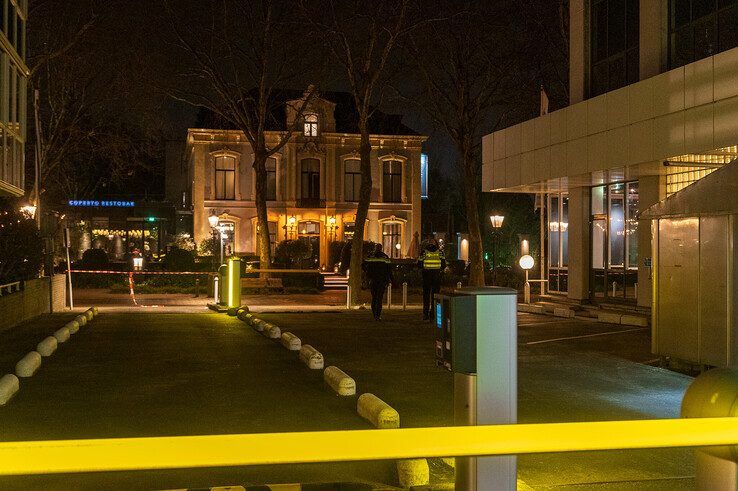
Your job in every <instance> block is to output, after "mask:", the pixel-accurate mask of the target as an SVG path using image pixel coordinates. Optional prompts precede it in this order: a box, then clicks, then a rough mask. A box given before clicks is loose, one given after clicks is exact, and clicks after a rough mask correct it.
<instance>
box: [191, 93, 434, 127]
mask: <svg viewBox="0 0 738 491" xmlns="http://www.w3.org/2000/svg"><path fill="white" fill-rule="evenodd" d="M301 97H303V92H302V91H299V90H282V91H279V92H276V93H275V94H274V96H273V104H272V105H273V106H274V109H273V111H272V115H271V117H270V118H269V120H268V121H267V130H268V131H285V130H286V129H287V128H286V124H287V116H286V112H285V103H286V102H287V101H290V100H295V99H300V98H301ZM318 97H320V98H321V99H324V100H326V101H329V102H332V103H334V104H335V105H336V108H335V112H334V117H335V119H336V133H350V134H358V133H359V126H358V121H359V114H358V112H357V110H356V105H355V104H354V97H353V96H352V95H351V94H349V93H348V92H320V93H319V94H318ZM402 118H403V116H402V115H401V114H388V113H385V112H382V111H380V110H378V109H376V108H375V109H374V112H373V113H372V116H371V118H370V119H369V133H371V134H373V135H408V136H418V135H420V134H419V133H418V132H416V131H415V130H413V129H411V128H409V127H408V126H405V125H404V124H403V123H402ZM196 127H197V128H208V129H219V130H224V129H226V130H237V129H238V128H235V127H234V126H233V125H232V124H230V123H229V122H227V121H225V120H224V119H223V118H222V117H220V116H218V115H217V114H215V113H213V112H212V111H210V110H208V109H204V108H203V109H201V110H200V112H199V113H198V116H197V123H196Z"/></svg>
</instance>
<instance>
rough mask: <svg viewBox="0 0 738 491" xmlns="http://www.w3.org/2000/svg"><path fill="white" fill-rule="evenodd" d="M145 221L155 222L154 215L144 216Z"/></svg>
mask: <svg viewBox="0 0 738 491" xmlns="http://www.w3.org/2000/svg"><path fill="white" fill-rule="evenodd" d="M146 221H147V222H155V221H156V217H146Z"/></svg>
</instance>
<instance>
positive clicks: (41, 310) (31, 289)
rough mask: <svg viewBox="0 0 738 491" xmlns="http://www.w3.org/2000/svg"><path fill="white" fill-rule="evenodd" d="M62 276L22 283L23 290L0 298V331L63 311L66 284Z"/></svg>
mask: <svg viewBox="0 0 738 491" xmlns="http://www.w3.org/2000/svg"><path fill="white" fill-rule="evenodd" d="M64 279H65V277H64V275H55V276H52V277H48V276H46V277H43V278H37V279H33V280H28V281H26V282H24V286H23V290H21V291H20V292H15V293H11V294H5V295H3V296H1V297H0V312H2V315H0V330H2V329H6V328H8V327H12V326H14V325H16V324H19V323H21V322H23V321H25V320H27V319H31V318H33V317H36V316H38V315H41V314H47V313H49V312H59V311H61V310H63V309H64V305H65V296H66V288H65V286H66V283H65V282H64Z"/></svg>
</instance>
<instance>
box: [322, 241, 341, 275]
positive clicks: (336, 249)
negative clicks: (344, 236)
mask: <svg viewBox="0 0 738 491" xmlns="http://www.w3.org/2000/svg"><path fill="white" fill-rule="evenodd" d="M345 246H346V242H343V241H334V242H331V243H330V244H329V245H328V264H327V265H326V266H327V267H328V269H329V270H332V269H333V267H334V266H336V265H337V264H338V263H340V262H341V253H342V252H343V248H344V247H345Z"/></svg>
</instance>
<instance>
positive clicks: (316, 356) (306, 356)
mask: <svg viewBox="0 0 738 491" xmlns="http://www.w3.org/2000/svg"><path fill="white" fill-rule="evenodd" d="M300 361H302V362H303V363H304V364H305V365H307V367H308V368H309V369H311V370H322V369H323V363H324V360H323V355H321V354H320V351H318V350H316V349H315V348H313V347H312V346H310V345H309V344H303V345H302V348H300Z"/></svg>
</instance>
